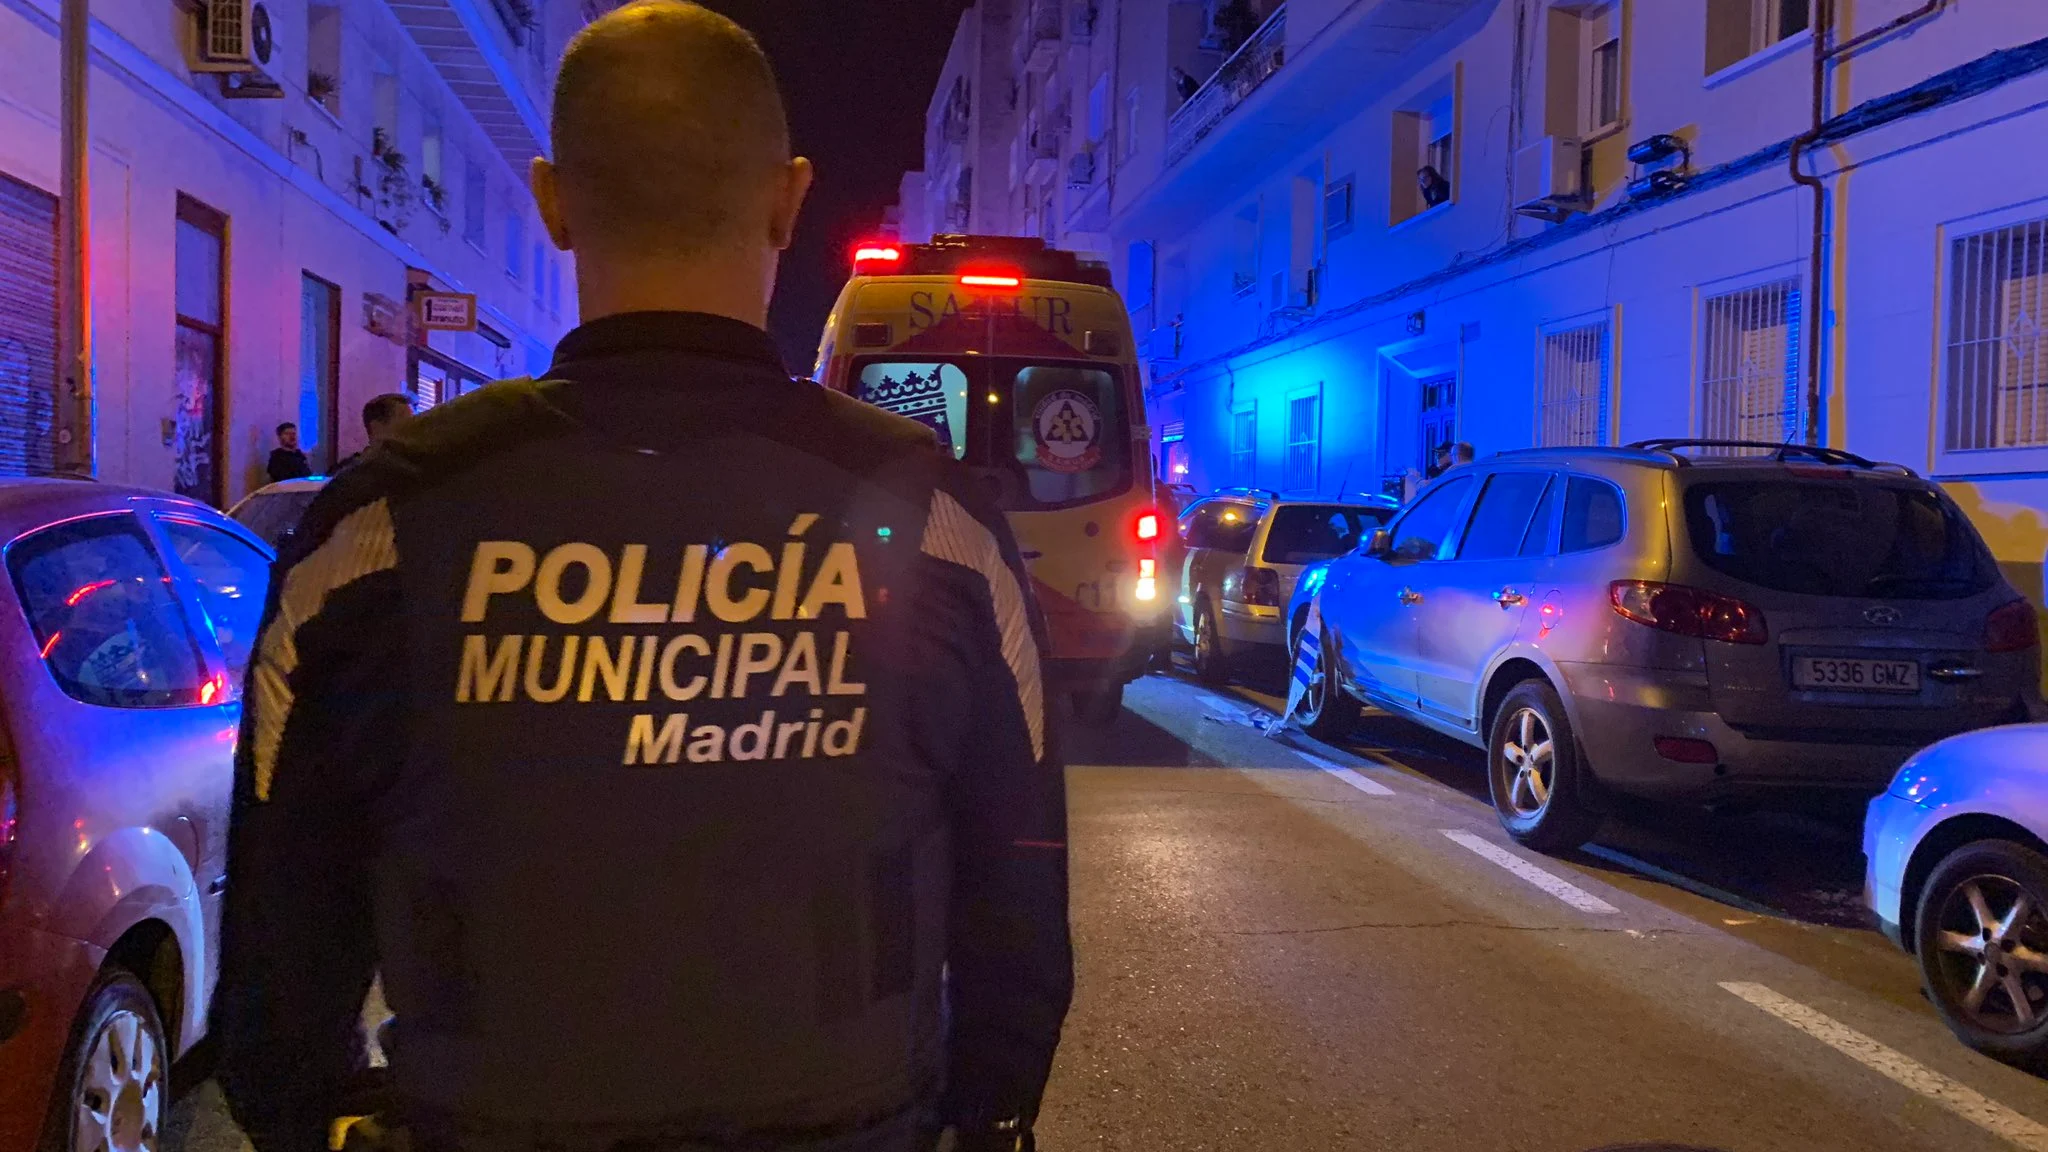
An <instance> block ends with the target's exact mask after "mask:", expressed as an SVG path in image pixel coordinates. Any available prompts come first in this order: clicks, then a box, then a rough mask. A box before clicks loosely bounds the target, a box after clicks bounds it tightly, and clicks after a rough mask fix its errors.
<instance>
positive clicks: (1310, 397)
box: [1287, 391, 1323, 492]
mask: <svg viewBox="0 0 2048 1152" xmlns="http://www.w3.org/2000/svg"><path fill="white" fill-rule="evenodd" d="M1322 410H1323V396H1322V393H1321V392H1320V391H1316V392H1310V393H1307V394H1305V395H1301V396H1294V397H1290V398H1289V399H1288V401H1287V488H1288V490H1289V491H1294V492H1300V491H1306V490H1308V489H1312V488H1314V487H1315V486H1316V469H1317V466H1318V465H1320V464H1321V463H1322V458H1323V445H1322V438H1323V434H1322V428H1323V411H1322Z"/></svg>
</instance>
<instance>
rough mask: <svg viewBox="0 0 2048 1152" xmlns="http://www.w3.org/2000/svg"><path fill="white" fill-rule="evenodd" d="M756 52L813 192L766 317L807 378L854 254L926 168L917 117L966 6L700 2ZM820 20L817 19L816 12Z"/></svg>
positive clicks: (916, 1)
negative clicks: (810, 173)
mask: <svg viewBox="0 0 2048 1152" xmlns="http://www.w3.org/2000/svg"><path fill="white" fill-rule="evenodd" d="M707 3H708V6H709V7H711V8H714V9H716V10H718V11H720V12H723V13H725V14H726V15H728V16H730V17H732V18H733V19H734V20H737V21H739V22H740V23H741V24H743V25H745V26H746V27H747V28H748V29H749V30H750V31H752V32H753V33H754V35H755V36H756V37H758V38H759V39H760V41H761V46H762V48H764V49H766V50H767V53H768V58H769V60H771V61H772V62H773V63H774V65H775V72H776V75H777V76H779V77H780V78H781V80H782V91H783V96H784V98H785V99H786V100H787V101H788V102H789V119H790V131H791V132H792V134H793V135H794V136H795V145H796V149H797V151H798V152H799V153H801V154H802V155H805V156H809V157H810V158H811V162H812V163H813V164H816V165H817V167H818V182H817V186H816V187H815V188H814V189H813V190H812V192H811V200H810V205H809V207H807V208H806V209H805V210H804V218H803V221H802V223H801V224H800V225H799V227H798V231H797V239H796V244H795V246H794V247H792V248H791V249H790V251H789V252H788V253H786V254H785V255H784V257H783V261H782V281H781V286H780V287H779V289H778V290H777V291H776V294H775V307H774V309H773V311H772V312H771V313H770V316H769V326H770V327H771V328H772V329H773V330H774V334H775V340H776V343H777V344H779V345H781V347H782V355H783V359H784V360H785V361H786V362H787V363H788V365H789V370H790V371H792V372H795V373H798V374H808V373H809V372H810V370H811V361H812V359H813V358H814V357H815V356H816V355H817V351H818V335H819V331H820V329H822V328H823V326H824V324H825V314H826V313H827V312H829V311H831V309H832V301H833V299H834V298H835V297H836V296H837V295H838V294H839V289H840V288H841V287H842V286H844V285H845V283H846V277H847V273H848V272H849V271H850V266H849V263H848V256H849V253H850V252H851V249H852V245H853V243H854V242H855V241H856V240H858V239H860V238H861V237H862V236H863V235H865V234H867V233H869V232H871V231H872V230H873V229H875V228H876V227H878V226H879V225H880V223H881V218H882V209H883V208H885V207H887V206H888V205H890V204H892V203H894V202H895V200H896V185H897V181H898V180H900V179H901V178H902V176H903V173H904V172H906V171H909V170H912V169H915V168H919V167H921V166H922V165H923V163H924V110H925V105H926V104H927V103H929V102H930V100H931V94H932V88H933V86H934V85H935V84H937V83H938V76H939V68H940V67H941V66H942V65H944V64H945V61H946V48H947V46H948V45H949V44H951V43H952V40H953V28H954V26H955V25H956V24H958V23H959V22H960V13H961V12H962V11H964V10H965V9H966V7H967V5H968V0H854V2H852V3H837V4H829V5H824V4H818V3H817V0H707ZM821 9H824V10H822V11H821Z"/></svg>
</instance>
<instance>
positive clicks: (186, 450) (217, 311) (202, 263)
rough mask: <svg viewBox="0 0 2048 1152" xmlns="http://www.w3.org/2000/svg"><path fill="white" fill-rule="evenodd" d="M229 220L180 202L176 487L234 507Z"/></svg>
mask: <svg viewBox="0 0 2048 1152" xmlns="http://www.w3.org/2000/svg"><path fill="white" fill-rule="evenodd" d="M227 226H228V221H227V217H225V216H223V215H221V214H220V213H219V212H216V211H214V210H213V209H212V208H209V207H207V206H206V205H204V204H201V203H200V202H199V201H197V200H194V199H192V198H191V197H188V196H183V195H181V196H179V197H178V221H177V242H176V246H175V252H174V254H173V255H174V263H175V268H174V270H173V277H174V279H175V280H176V285H175V296H176V300H177V320H176V332H175V339H174V344H173V351H174V359H173V369H172V370H173V372H174V374H175V379H176V386H177V411H176V415H175V417H174V418H173V421H172V437H171V454H172V461H171V466H172V483H171V487H172V488H173V489H174V490H175V491H176V492H177V493H178V494H179V495H180V496H186V497H190V498H191V499H194V500H203V501H205V502H207V503H209V504H213V505H216V506H218V505H221V504H224V503H225V502H226V497H227V492H226V489H225V486H224V484H223V481H224V480H225V479H226V468H225V467H224V464H225V452H224V450H225V449H226V447H227V445H226V443H225V441H224V440H223V439H222V438H221V435H220V430H221V425H222V420H221V415H222V413H223V412H224V411H225V409H226V404H225V402H224V401H225V398H224V397H223V396H222V395H221V361H222V357H221V350H222V349H223V348H224V347H225V345H226V337H227V315H226V313H227V277H226V268H225V266H224V264H223V262H222V257H223V255H224V254H225V252H226V244H225V241H226V238H227Z"/></svg>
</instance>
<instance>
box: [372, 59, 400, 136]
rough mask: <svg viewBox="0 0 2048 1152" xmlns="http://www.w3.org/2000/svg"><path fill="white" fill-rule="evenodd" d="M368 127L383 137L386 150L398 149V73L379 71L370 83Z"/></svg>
mask: <svg viewBox="0 0 2048 1152" xmlns="http://www.w3.org/2000/svg"><path fill="white" fill-rule="evenodd" d="M370 116H371V119H370V125H371V127H372V128H373V129H374V130H375V131H376V132H378V133H381V134H382V135H383V137H384V146H385V147H386V148H393V149H395V148H397V147H398V73H396V72H393V71H390V70H389V66H388V65H387V66H386V70H384V71H380V72H378V73H377V75H376V76H375V77H374V78H373V79H372V80H371V81H370Z"/></svg>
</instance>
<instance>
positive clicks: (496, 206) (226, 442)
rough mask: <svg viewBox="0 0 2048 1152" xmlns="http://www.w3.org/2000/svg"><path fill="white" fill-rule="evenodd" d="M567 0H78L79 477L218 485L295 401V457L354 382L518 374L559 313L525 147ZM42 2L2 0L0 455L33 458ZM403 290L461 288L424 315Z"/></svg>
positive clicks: (51, 296) (51, 218) (321, 463)
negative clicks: (86, 462) (84, 176)
mask: <svg viewBox="0 0 2048 1152" xmlns="http://www.w3.org/2000/svg"><path fill="white" fill-rule="evenodd" d="M594 12H595V9H592V10H585V9H584V8H579V7H578V6H576V5H575V4H574V3H572V2H571V0H552V2H547V3H544V2H543V0H392V2H387V0H205V2H203V3H202V2H199V0H193V2H191V3H188V2H186V0H95V2H94V4H93V15H94V22H93V27H92V35H91V49H92V63H93V68H92V73H91V80H90V85H91V89H90V98H89V103H88V109H89V117H90V124H91V133H90V135H91V161H90V168H89V172H90V180H91V209H90V216H89V220H90V225H91V229H92V257H91V277H92V280H91V286H92V299H93V340H92V352H93V363H94V397H95V410H94V421H93V439H94V443H93V448H94V452H93V456H94V463H95V470H96V472H97V474H98V475H99V476H101V477H102V478H105V479H109V480H116V481H122V482H128V483H135V484H142V485H147V486H151V487H157V488H167V489H175V490H178V491H181V492H184V493H187V494H190V495H193V496H196V497H199V498H201V499H205V500H209V501H212V502H214V503H218V504H225V503H229V502H232V501H233V500H234V499H236V498H237V497H239V496H240V495H242V494H244V493H246V492H247V491H249V490H250V489H252V488H254V487H256V486H259V485H260V484H261V483H263V481H264V477H263V475H262V467H263V462H264V459H265V457H266V455H267V453H268V451H269V449H270V448H271V446H272V443H273V435H274V433H273V429H274V427H275V426H276V425H277V424H279V423H280V422H283V421H287V420H289V421H294V422H296V423H297V424H298V425H299V427H300V430H301V437H302V440H303V441H304V442H305V444H306V445H307V450H308V453H309V455H310V456H311V458H312V461H313V463H314V465H315V467H316V469H324V468H327V467H330V466H332V464H333V463H334V462H335V461H337V460H339V459H340V458H341V457H344V456H346V455H347V454H349V453H351V452H353V451H355V450H356V449H358V448H360V447H361V446H362V443H363V431H362V428H361V424H360V420H359V416H358V413H359V411H360V408H361V406H362V404H363V402H364V401H366V400H368V399H369V398H370V397H372V396H375V395H378V394H381V393H388V392H405V393H409V394H410V395H412V396H413V397H414V398H415V403H416V404H417V405H420V406H430V405H432V404H435V403H438V402H441V401H443V400H446V399H450V398H452V397H454V396H456V395H459V394H461V393H463V392H467V391H470V390H472V389H474V388H476V387H478V386H480V385H481V384H482V383H484V382H485V381H487V380H490V379H493V378H497V377H501V376H507V375H516V374H520V373H525V372H528V371H533V370H537V369H539V368H540V367H542V366H544V365H545V364H546V363H547V360H548V357H549V355H550V353H551V350H552V347H553V344H554V342H555V340H556V339H557V338H558V336H559V335H560V334H561V333H562V332H563V331H564V330H565V329H566V328H567V327H568V326H570V325H572V324H573V323H574V317H575V284H574V274H573V268H572V266H571V265H570V263H569V259H568V256H567V254H565V253H561V252H557V251H556V250H555V249H554V248H553V246H552V245H551V244H549V243H548V242H547V238H546V235H545V233H544V231H543V230H542V228H541V226H540V223H539V219H538V216H537V214H536V212H535V209H534V204H533V200H532V196H531V194H530V192H529V191H528V189H527V183H526V173H527V165H528V163H529V161H530V160H531V159H532V157H533V156H535V155H537V154H539V153H541V152H543V151H544V150H545V148H546V143H547V138H546V124H545V120H544V114H543V111H542V110H543V109H544V108H545V107H546V104H547V96H546V94H547V92H548V90H549V88H550V85H551V83H552V72H553V65H554V61H555V58H556V56H557V54H558V53H559V51H560V48H561V46H562V45H563V44H564V43H565V41H566V39H567V38H568V36H570V35H571V34H573V32H574V31H575V29H576V28H578V27H580V26H581V25H582V24H583V23H585V22H586V21H587V20H588V18H589V17H590V16H591V15H593V14H594ZM56 17H57V3H56V0H4V2H0V54H4V57H5V58H6V59H7V60H8V61H9V63H10V68H9V69H8V70H7V72H6V74H4V75H0V471H4V472H14V473H21V472H41V471H47V470H48V469H49V467H50V466H51V464H52V452H51V446H50V430H51V426H52V423H53V420H52V413H53V409H54V406H55V404H56V403H57V402H58V398H57V391H58V388H59V385H58V383H57V369H56V364H55V351H54V344H55V324H56V315H55V271H54V269H55V261H56V256H57V252H56V243H57V239H56V201H55V195H54V194H55V191H56V189H57V186H58V174H59V164H60V160H59V157H60V139H59V132H58V127H57V125H58V121H59V105H58V100H59V93H60V88H59V81H58V42H57V37H56ZM422 293H435V294H450V295H455V296H460V295H465V294H466V295H470V296H473V297H474V298H475V307H474V313H473V320H474V323H473V324H469V325H465V324H463V323H462V322H461V320H460V319H459V318H457V319H454V320H452V321H451V320H450V319H449V317H447V316H443V317H441V318H440V319H441V320H442V321H446V322H447V323H446V324H445V326H440V327H431V328H430V327H429V326H427V325H425V324H423V323H422V322H421V318H420V316H419V314H418V310H417V309H416V308H415V307H414V304H415V302H416V301H417V298H418V297H419V296H420V295H421V294H422Z"/></svg>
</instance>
